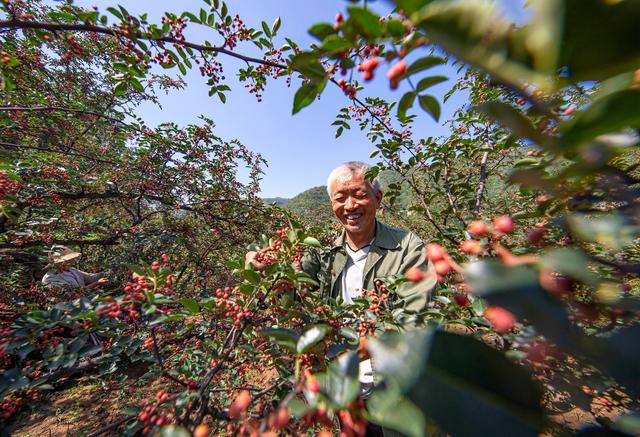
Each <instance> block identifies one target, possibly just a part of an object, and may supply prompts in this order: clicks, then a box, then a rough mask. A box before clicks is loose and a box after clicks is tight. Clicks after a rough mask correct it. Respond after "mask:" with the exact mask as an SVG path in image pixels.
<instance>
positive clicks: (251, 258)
mask: <svg viewBox="0 0 640 437" xmlns="http://www.w3.org/2000/svg"><path fill="white" fill-rule="evenodd" d="M269 250H270V249H269V248H267V249H260V251H259V252H256V251H255V250H251V251H249V252H247V254H246V255H245V256H244V262H245V268H247V267H249V264H253V269H254V270H255V271H257V272H261V271H263V270H264V269H266V268H267V264H265V263H261V262H260V261H257V260H256V257H257V256H258V253H266V252H267V251H269Z"/></svg>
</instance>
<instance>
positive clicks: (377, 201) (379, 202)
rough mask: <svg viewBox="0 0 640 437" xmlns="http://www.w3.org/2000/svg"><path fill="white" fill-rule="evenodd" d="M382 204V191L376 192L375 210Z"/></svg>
mask: <svg viewBox="0 0 640 437" xmlns="http://www.w3.org/2000/svg"><path fill="white" fill-rule="evenodd" d="M381 203H382V190H378V192H377V193H376V208H380V204H381Z"/></svg>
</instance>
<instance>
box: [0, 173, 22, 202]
mask: <svg viewBox="0 0 640 437" xmlns="http://www.w3.org/2000/svg"><path fill="white" fill-rule="evenodd" d="M7 175H8V173H7V171H6V170H0V201H3V200H4V199H6V198H7V196H15V195H16V193H17V192H18V190H19V189H20V182H18V181H15V180H13V179H11V178H10V177H9V176H7Z"/></svg>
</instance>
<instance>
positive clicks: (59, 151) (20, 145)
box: [0, 141, 119, 165]
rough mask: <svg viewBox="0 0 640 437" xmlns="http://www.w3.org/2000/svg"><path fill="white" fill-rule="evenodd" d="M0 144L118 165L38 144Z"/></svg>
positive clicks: (0, 142)
mask: <svg viewBox="0 0 640 437" xmlns="http://www.w3.org/2000/svg"><path fill="white" fill-rule="evenodd" d="M0 146H2V147H10V148H13V149H26V150H39V151H41V152H48V153H57V154H60V155H70V156H79V157H81V158H85V159H89V160H91V161H95V162H101V163H103V164H110V165H119V164H118V163H116V162H114V161H108V160H106V159H100V158H96V157H95V156H91V155H85V154H84V153H77V152H70V151H64V150H55V149H48V148H46V147H38V146H25V145H23V144H14V143H5V142H4V141H0Z"/></svg>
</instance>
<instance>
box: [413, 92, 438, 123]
mask: <svg viewBox="0 0 640 437" xmlns="http://www.w3.org/2000/svg"><path fill="white" fill-rule="evenodd" d="M418 102H420V107H421V108H422V109H424V110H425V112H426V113H427V114H429V115H431V116H432V117H433V119H434V120H435V121H438V120H439V119H440V103H438V99H436V98H435V97H433V96H430V95H428V94H425V95H423V96H418Z"/></svg>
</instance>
